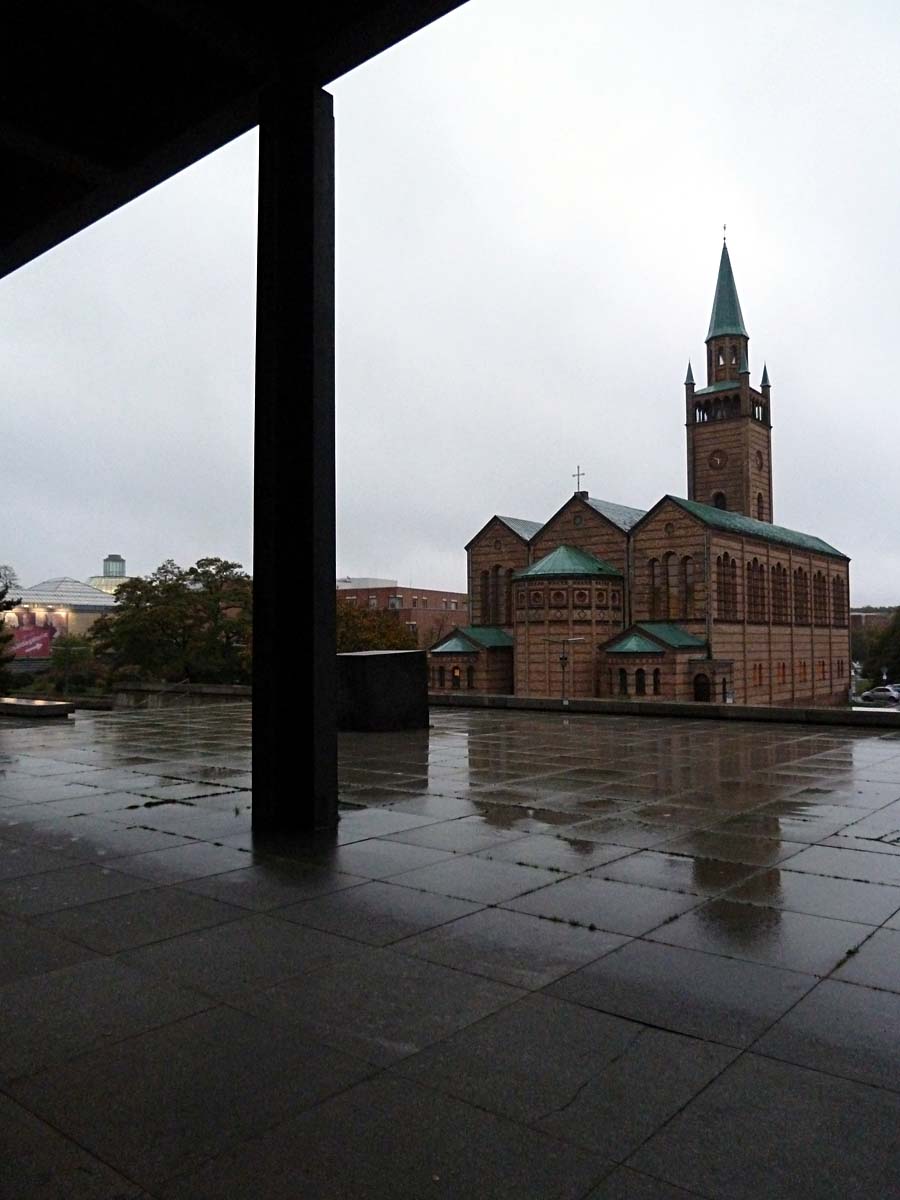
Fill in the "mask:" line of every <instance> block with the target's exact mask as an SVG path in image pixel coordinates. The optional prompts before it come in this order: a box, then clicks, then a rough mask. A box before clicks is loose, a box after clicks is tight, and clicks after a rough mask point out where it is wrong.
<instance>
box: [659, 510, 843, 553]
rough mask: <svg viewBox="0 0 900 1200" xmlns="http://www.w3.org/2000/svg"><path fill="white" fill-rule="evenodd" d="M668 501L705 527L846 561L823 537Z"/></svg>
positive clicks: (730, 513) (719, 511)
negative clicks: (697, 519) (690, 514)
mask: <svg viewBox="0 0 900 1200" xmlns="http://www.w3.org/2000/svg"><path fill="white" fill-rule="evenodd" d="M666 499H667V500H672V501H674V503H675V504H679V505H680V506H681V507H682V508H683V509H685V510H686V511H687V512H689V513H692V514H693V515H694V516H695V517H697V518H699V520H701V521H702V522H703V524H704V525H711V526H712V527H713V529H721V530H723V531H724V532H725V533H736V534H738V535H739V536H743V537H755V538H760V539H761V540H763V541H766V542H777V543H779V544H780V545H782V546H795V547H796V548H797V549H799V550H810V551H812V552H813V553H814V554H828V555H830V556H831V557H832V558H846V557H847V555H846V554H842V553H841V551H840V550H835V548H834V546H829V545H828V543H827V542H823V541H822V539H821V538H817V537H813V536H812V535H811V534H808V533H797V531H796V530H794V529H785V528H784V527H783V526H781V525H770V524H769V523H768V521H757V520H755V519H754V518H753V517H745V516H744V515H743V513H736V512H728V511H727V510H726V509H722V508H714V507H713V506H712V505H711V504H700V503H699V502H698V501H696V500H682V499H680V497H678V496H666Z"/></svg>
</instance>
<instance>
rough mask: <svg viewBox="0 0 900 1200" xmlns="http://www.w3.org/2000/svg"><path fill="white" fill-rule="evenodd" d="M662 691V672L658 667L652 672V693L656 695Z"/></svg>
mask: <svg viewBox="0 0 900 1200" xmlns="http://www.w3.org/2000/svg"><path fill="white" fill-rule="evenodd" d="M661 691H662V672H661V671H660V669H659V667H656V669H655V670H654V672H653V695H654V696H658V695H659V694H660V692H661Z"/></svg>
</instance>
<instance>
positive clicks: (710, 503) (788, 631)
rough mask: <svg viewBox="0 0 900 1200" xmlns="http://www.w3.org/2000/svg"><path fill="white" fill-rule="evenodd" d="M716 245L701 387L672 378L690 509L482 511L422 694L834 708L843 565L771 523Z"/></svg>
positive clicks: (735, 314) (766, 415) (752, 394)
mask: <svg viewBox="0 0 900 1200" xmlns="http://www.w3.org/2000/svg"><path fill="white" fill-rule="evenodd" d="M748 342H749V335H748V333H747V330H746V328H745V326H744V319H743V315H742V313H741V306H740V302H739V300H738V295H737V289H736V287H735V282H734V275H733V273H732V269H731V262H730V259H729V256H728V249H727V246H724V245H723V247H722V257H721V261H720V264H719V275H718V279H717V282H716V292H715V299H714V301H713V309H712V317H711V320H710V324H709V332H708V334H707V336H706V386H705V387H702V388H698V387H697V386H696V385H695V382H694V376H693V372H692V370H691V365H690V363H688V369H687V378H686V380H685V384H684V388H685V415H686V428H687V499H683V498H680V497H677V496H663V497H662V499H661V500H659V501H658V502H657V503H656V504H655V505H654V506H653V507H652V508H651V509H650V510H649V512H644V511H642V510H640V509H636V508H628V507H626V506H624V505H621V504H613V503H609V502H608V501H605V500H597V499H594V498H593V497H591V496H589V495H588V493H587V492H585V491H576V492H575V494H574V495H573V496H572V497H570V498H569V499H568V500H567V501H566V502H565V504H563V506H562V507H561V508H560V509H559V510H558V511H557V512H556V513H554V514H553V516H551V517H550V519H549V520H548V521H545V522H543V523H541V522H535V521H526V520H521V519H519V518H514V517H500V516H494V517H491V519H490V520H489V521H488V522H487V524H486V525H484V526H483V527H482V529H481V530H479V532H478V533H477V534H476V535H475V536H474V537H473V538H472V540H471V541H470V542H469V544H468V545H467V547H466V551H467V554H468V587H469V624H468V625H467V626H462V627H458V628H456V629H454V630H453V631H452V632H451V633H450V634H448V635H447V636H446V637H445V638H443V639H442V640H441V641H439V642H438V643H437V644H436V645H435V646H434V647H432V650H431V653H430V656H429V658H430V664H429V665H430V673H431V675H430V686H431V688H432V690H434V691H445V690H451V689H461V690H471V691H475V692H484V693H491V694H499V695H516V696H533V697H594V696H600V697H628V698H630V699H635V698H636V699H642V700H647V701H648V702H652V701H653V700H690V701H694V700H696V701H728V700H733V701H734V702H735V703H737V704H765V705H832V704H840V703H842V702H844V701H845V700H846V698H847V693H848V687H849V685H850V678H849V665H850V635H849V622H848V616H849V565H850V560H849V559H848V558H847V556H846V555H845V554H842V553H841V552H840V551H839V550H836V549H835V548H834V547H833V546H830V545H829V544H828V543H827V542H825V541H822V539H821V538H818V537H814V536H812V535H810V534H806V533H798V532H796V531H795V530H793V529H785V528H783V527H782V526H780V525H776V524H775V523H774V508H773V501H772V453H771V451H772V420H771V385H770V383H769V377H768V372H767V370H766V368H765V366H764V367H763V372H762V378H761V380H760V385H759V388H755V387H753V386H751V383H750V367H749V357H748Z"/></svg>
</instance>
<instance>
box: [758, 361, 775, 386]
mask: <svg viewBox="0 0 900 1200" xmlns="http://www.w3.org/2000/svg"><path fill="white" fill-rule="evenodd" d="M759 386H760V387H771V386H772V385H771V383H769V368H768V367H767V366H766V364H765V363H763V376H762V380H761V381H760V385H759Z"/></svg>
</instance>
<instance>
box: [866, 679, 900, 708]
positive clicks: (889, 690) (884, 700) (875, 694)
mask: <svg viewBox="0 0 900 1200" xmlns="http://www.w3.org/2000/svg"><path fill="white" fill-rule="evenodd" d="M860 700H861V701H862V702H863V704H900V685H898V684H896V683H886V684H885V685H884V687H877V688H870V689H869V691H867V692H863V694H862V695H861V696H860Z"/></svg>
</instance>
